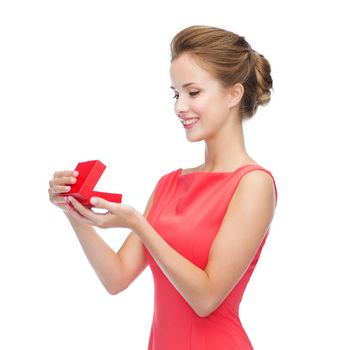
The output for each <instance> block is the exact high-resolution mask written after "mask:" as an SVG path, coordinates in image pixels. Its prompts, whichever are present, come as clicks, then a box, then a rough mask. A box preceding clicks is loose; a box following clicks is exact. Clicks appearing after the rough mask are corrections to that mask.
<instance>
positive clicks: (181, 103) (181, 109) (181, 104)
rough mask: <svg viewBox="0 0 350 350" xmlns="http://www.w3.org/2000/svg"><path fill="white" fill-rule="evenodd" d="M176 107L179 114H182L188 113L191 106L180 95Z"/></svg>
mask: <svg viewBox="0 0 350 350" xmlns="http://www.w3.org/2000/svg"><path fill="white" fill-rule="evenodd" d="M174 109H175V113H176V114H177V115H181V114H185V113H187V111H188V110H189V107H188V104H187V102H186V101H185V99H184V98H181V97H180V96H179V97H178V98H177V100H176V103H175V107H174Z"/></svg>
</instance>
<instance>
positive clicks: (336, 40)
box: [0, 0, 350, 350]
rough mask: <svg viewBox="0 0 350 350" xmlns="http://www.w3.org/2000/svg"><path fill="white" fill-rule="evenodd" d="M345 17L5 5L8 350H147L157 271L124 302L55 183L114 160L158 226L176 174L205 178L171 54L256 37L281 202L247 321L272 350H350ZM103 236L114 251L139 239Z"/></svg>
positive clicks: (0, 102)
mask: <svg viewBox="0 0 350 350" xmlns="http://www.w3.org/2000/svg"><path fill="white" fill-rule="evenodd" d="M345 3H346V2H345V1H343V2H341V1H332V2H322V1H321V2H320V1H308V2H305V1H292V2H277V1H256V2H253V1H239V2H235V1H220V0H217V1H215V2H212V1H210V2H209V1H208V2H203V1H187V0H186V1H179V0H177V1H172V2H165V1H164V2H156V1H154V2H152V1H147V2H145V1H138V2H135V1H130V2H128V3H126V2H123V3H117V2H115V1H76V0H73V1H72V0H70V1H65V0H64V1H37V0H35V1H15V0H12V1H1V3H0V50H1V51H0V117H1V119H0V120H1V129H0V130H1V131H0V132H1V135H0V136H1V137H0V142H1V144H0V146H1V173H0V176H1V179H0V180H1V184H2V187H1V204H0V206H1V208H0V209H1V211H0V212H1V230H0V269H1V270H0V276H1V289H0V293H1V294H0V296H1V297H0V323H1V327H0V330H1V335H0V348H1V349H8V350H10V349H51V350H54V349H105V350H107V349H146V348H147V343H148V337H149V332H150V327H151V321H152V313H153V279H152V274H151V271H150V269H149V268H147V269H146V270H145V271H144V273H143V274H142V275H141V276H140V277H139V278H138V279H137V280H136V281H135V282H134V283H133V284H132V285H131V286H130V287H129V288H128V289H127V290H126V291H124V292H123V293H121V294H119V295H116V296H111V295H109V294H108V293H107V291H106V290H105V289H104V288H103V286H102V284H101V283H100V282H99V280H98V278H97V276H96V275H95V272H94V271H93V269H92V267H91V266H90V265H89V263H88V260H87V259H86V257H85V255H84V252H83V250H82V249H81V247H80V245H79V242H78V240H77V238H76V236H75V234H74V232H73V231H72V229H71V227H70V224H69V222H68V221H67V220H66V218H65V216H64V215H63V213H62V212H60V210H59V209H58V208H56V207H54V206H53V205H52V204H51V203H50V202H49V200H48V193H47V189H48V182H49V180H50V179H51V177H52V175H53V173H54V172H55V171H56V170H66V169H71V170H73V169H74V168H75V166H76V164H77V163H78V162H80V161H86V160H93V159H99V160H101V161H102V162H103V163H104V164H106V166H107V168H106V171H105V172H104V174H103V176H102V177H101V179H100V181H99V183H98V185H97V187H96V188H95V189H96V190H100V191H106V192H114V193H122V194H123V202H124V203H126V204H129V205H131V206H133V207H134V208H136V209H137V210H138V211H139V212H141V213H142V212H143V211H144V208H145V205H146V203H147V200H148V197H149V195H150V193H151V191H152V190H153V188H154V186H155V184H156V182H157V181H158V179H159V178H160V177H161V176H162V175H164V174H166V173H168V172H170V171H172V170H175V169H178V168H180V167H182V168H186V167H193V166H197V165H199V164H201V163H202V162H203V160H204V143H203V142H199V143H191V142H188V141H187V139H186V136H185V130H184V129H183V127H182V125H181V124H180V123H179V122H178V120H177V118H176V116H175V114H174V111H173V104H174V101H175V100H174V99H172V97H173V92H172V91H171V89H170V88H169V86H170V84H171V81H170V77H169V63H170V48H169V45H170V41H171V39H172V37H173V36H174V35H175V34H176V33H177V32H178V31H180V30H181V29H183V28H185V27H187V26H190V25H194V24H204V25H213V26H218V27H222V28H225V29H228V30H231V31H233V32H236V33H237V34H239V35H243V36H245V38H246V40H247V41H248V42H249V43H250V44H251V46H252V47H253V48H254V49H255V50H257V51H259V52H260V53H262V54H263V55H264V56H265V57H266V58H267V59H268V60H269V61H270V64H271V67H272V77H273V80H274V89H275V92H274V94H273V95H272V99H271V102H270V104H269V105H268V106H266V107H262V108H259V110H258V112H257V114H256V116H255V117H254V118H253V119H252V120H251V121H249V122H247V123H245V125H244V130H245V139H246V147H247V150H248V153H249V154H250V155H251V156H252V157H253V158H254V159H255V160H256V161H258V163H259V164H261V165H262V166H264V167H265V168H267V169H269V170H270V171H271V172H272V174H273V175H274V177H275V180H276V184H277V188H278V194H279V198H278V204H277V209H276V212H275V217H274V221H273V223H272V226H271V230H270V236H269V238H268V240H267V243H266V245H265V247H264V250H263V252H262V255H261V258H260V261H259V264H258V266H257V268H256V270H255V272H254V274H253V276H252V278H251V281H250V282H249V284H248V286H247V289H246V293H245V295H244V297H243V300H242V303H241V319H242V323H243V325H244V327H245V329H246V331H247V333H248V335H249V337H250V339H251V341H252V343H253V345H254V347H255V349H257V350H274V349H276V350H277V349H278V350H281V349H283V350H288V349H293V350H294V349H308V350H309V349H350V340H349V338H348V336H347V334H346V332H347V331H348V330H349V316H348V315H349V313H350V308H349V301H348V298H349V295H350V289H349V285H350V284H349V266H350V264H349V254H348V252H349V245H348V242H349V239H348V237H349V233H350V230H349V220H348V218H349V204H348V203H349V194H350V191H349V185H348V181H349V175H350V174H349V167H348V164H347V162H348V159H349V155H348V150H349V146H350V145H349V141H348V139H347V137H348V134H349V127H348V126H346V125H348V124H346V123H347V121H348V119H349V112H348V101H349V99H348V95H349V60H350V57H349V56H350V55H349V39H348V35H347V33H349V28H346V27H345V26H346V23H347V22H348V12H347V11H346V10H345ZM97 230H98V232H99V234H100V235H101V236H102V237H103V239H104V240H105V241H106V242H107V243H108V244H110V245H111V247H113V249H115V250H118V249H119V247H120V246H121V244H122V243H123V241H124V240H125V238H126V237H127V235H128V233H129V232H130V230H128V229H108V230H102V229H97ZM180 350H181V349H180Z"/></svg>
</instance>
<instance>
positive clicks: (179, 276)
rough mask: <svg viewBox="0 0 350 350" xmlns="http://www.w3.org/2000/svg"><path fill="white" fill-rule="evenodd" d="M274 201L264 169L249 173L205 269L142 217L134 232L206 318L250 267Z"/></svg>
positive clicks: (168, 276) (164, 271)
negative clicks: (171, 244) (166, 239)
mask: <svg viewBox="0 0 350 350" xmlns="http://www.w3.org/2000/svg"><path fill="white" fill-rule="evenodd" d="M275 203H276V202H275V189H274V184H273V181H272V178H271V176H270V175H268V174H267V173H266V172H264V171H254V172H250V173H248V174H246V175H245V176H244V177H243V178H242V179H241V181H240V182H239V185H238V186H237V189H236V191H235V194H234V196H233V197H232V198H231V201H230V204H229V206H228V209H227V211H226V214H225V217H224V219H223V222H222V224H221V227H220V230H219V231H218V233H217V235H216V237H215V239H214V241H213V244H212V247H211V250H210V253H209V258H208V263H207V266H206V268H205V270H202V269H201V268H199V267H198V266H196V265H195V264H193V263H192V262H191V261H189V260H188V259H186V258H185V257H183V256H182V255H181V254H179V253H178V252H177V251H176V250H175V249H173V248H172V247H171V246H170V245H169V244H168V243H167V242H166V241H165V240H164V239H163V238H162V237H161V236H160V235H159V234H158V233H157V232H156V230H155V229H154V228H153V227H152V225H151V224H150V223H149V222H148V221H147V220H145V219H144V218H143V217H142V216H140V215H138V218H137V219H136V221H135V225H134V227H135V229H134V232H135V233H136V234H137V235H138V236H139V237H140V239H141V240H142V241H143V243H144V244H145V245H146V247H147V249H148V250H149V252H150V254H151V255H152V257H153V258H154V260H155V261H156V262H157V264H158V266H159V267H160V268H161V270H162V271H163V273H164V274H165V275H166V276H167V278H168V279H169V280H170V282H171V283H172V284H173V285H174V287H175V288H176V289H177V290H178V292H179V293H180V294H181V295H182V296H183V297H184V299H185V300H186V301H187V302H188V303H189V305H190V306H191V307H192V308H193V310H194V311H195V312H196V314H198V315H199V316H201V317H205V316H207V315H209V314H210V313H211V312H213V311H214V310H215V309H216V308H217V307H218V306H219V305H220V304H221V303H222V301H223V300H224V299H225V297H226V296H227V295H228V294H229V293H230V291H231V290H232V289H233V288H234V287H235V285H236V284H237V282H238V281H239V280H240V278H241V276H242V275H243V274H244V272H245V271H246V269H247V268H248V266H249V264H250V263H251V261H252V259H253V258H254V255H255V254H256V252H257V250H258V248H259V245H260V243H261V241H262V240H263V238H264V235H265V233H266V231H267V230H268V228H269V226H270V224H271V221H272V218H273V215H274V210H275Z"/></svg>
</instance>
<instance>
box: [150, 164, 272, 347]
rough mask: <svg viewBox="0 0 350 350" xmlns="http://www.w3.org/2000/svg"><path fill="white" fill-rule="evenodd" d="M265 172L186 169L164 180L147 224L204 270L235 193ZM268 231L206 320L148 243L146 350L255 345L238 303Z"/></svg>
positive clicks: (248, 168)
mask: <svg viewBox="0 0 350 350" xmlns="http://www.w3.org/2000/svg"><path fill="white" fill-rule="evenodd" d="M256 169H259V170H263V171H266V172H267V173H268V174H270V176H271V177H272V179H273V182H274V186H275V191H276V203H277V188H276V184H275V180H274V178H273V176H272V174H271V172H270V171H268V170H266V169H265V168H263V167H261V166H259V165H255V164H248V165H245V166H242V167H240V168H238V169H237V170H235V171H234V172H203V171H201V172H192V173H187V174H183V175H180V174H181V172H182V169H181V168H180V169H178V170H175V171H172V172H170V173H168V174H166V175H164V176H162V177H161V178H160V179H159V181H158V183H157V185H156V191H155V194H154V198H153V204H152V207H151V210H150V211H149V213H148V216H147V220H148V221H149V223H150V224H151V225H152V227H153V228H154V229H155V230H156V231H157V232H158V234H159V235H160V236H161V237H162V238H163V239H164V240H165V241H166V242H167V243H168V244H169V245H170V246H172V247H173V248H174V249H175V250H176V251H177V252H178V253H179V254H181V255H182V256H184V257H185V258H186V259H188V260H189V261H191V262H192V263H193V264H195V265H196V266H198V267H200V268H201V269H203V270H204V269H205V267H206V265H207V261H208V256H209V251H210V247H211V244H212V242H213V240H214V238H215V235H216V233H217V231H218V230H219V228H220V225H221V222H222V220H223V217H224V215H225V212H226V210H227V208H228V205H229V202H230V200H231V197H232V195H233V194H234V192H235V189H236V187H237V185H238V183H239V181H240V179H241V178H242V176H244V175H245V174H246V173H248V172H250V171H252V170H256ZM268 233H269V230H268V231H267V232H266V235H265V237H264V239H263V241H262V243H261V245H260V247H259V249H258V251H257V253H256V255H255V257H254V259H253V260H252V262H251V264H250V266H249V268H248V269H247V271H246V272H245V274H244V275H243V276H242V278H241V279H240V281H239V282H238V283H237V285H236V286H235V288H233V290H232V291H231V292H230V294H229V295H228V296H227V297H226V299H225V300H224V301H223V302H222V303H221V304H220V305H219V306H218V307H217V309H216V310H214V311H213V312H212V313H211V314H209V315H208V316H207V317H200V316H198V315H197V314H196V313H195V312H194V310H193V309H192V307H191V306H190V305H189V304H188V303H187V301H186V300H185V299H184V298H183V297H182V295H181V294H180V293H179V292H178V291H177V289H176V288H175V287H174V286H173V284H172V283H171V282H170V281H169V280H168V278H167V277H166V275H165V274H164V273H163V271H162V270H161V269H160V268H159V266H158V265H157V263H156V262H155V260H154V259H153V257H152V255H151V254H150V252H149V251H148V250H147V248H146V246H145V245H144V246H143V248H144V252H145V255H146V258H147V260H148V262H149V266H150V268H151V270H152V274H153V279H154V313H153V321H152V327H151V331H150V337H149V343H148V350H235V349H237V350H248V349H253V346H252V344H251V342H250V340H249V338H248V336H247V334H246V333H245V331H244V329H243V326H242V324H241V322H240V318H239V304H240V302H241V299H242V296H243V293H244V290H245V288H246V285H247V283H248V281H249V279H250V276H251V274H252V272H253V271H254V268H255V266H256V264H257V262H258V259H259V256H260V253H261V250H262V248H263V246H264V244H265V241H266V238H267V236H268Z"/></svg>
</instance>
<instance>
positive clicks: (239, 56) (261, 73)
mask: <svg viewBox="0 0 350 350" xmlns="http://www.w3.org/2000/svg"><path fill="white" fill-rule="evenodd" d="M170 47H171V63H172V66H174V65H173V63H175V62H176V63H177V61H179V60H178V59H179V58H181V57H182V58H184V57H186V59H190V61H191V62H195V63H196V65H197V66H198V67H201V68H202V69H203V70H205V71H207V72H208V73H209V74H210V75H211V76H212V77H213V78H214V80H216V81H217V82H218V83H219V85H220V86H221V87H222V89H224V90H226V88H228V89H229V88H232V87H234V86H237V89H239V85H241V86H243V88H244V89H242V90H241V91H242V94H241V96H240V101H239V116H240V118H241V119H247V118H251V117H253V115H254V114H255V113H256V111H257V108H258V106H259V105H262V106H263V105H266V104H267V103H268V102H269V101H270V95H271V91H270V89H272V90H273V87H272V78H271V75H270V73H271V67H270V64H269V62H268V61H267V60H266V58H265V57H264V56H263V55H261V54H259V53H257V52H256V51H254V50H253V49H252V48H251V46H250V45H249V44H248V42H247V41H246V40H245V38H244V37H243V36H239V35H237V34H234V33H232V32H230V31H227V30H224V29H220V28H216V27H210V26H200V25H195V26H190V27H188V28H185V29H183V30H182V31H180V32H179V33H177V34H176V35H175V36H174V38H173V39H172V41H171V45H170ZM174 71H175V70H174V69H173V72H174ZM177 71H179V69H178V70H177ZM238 93H239V90H237V94H238ZM237 96H238V95H237Z"/></svg>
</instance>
